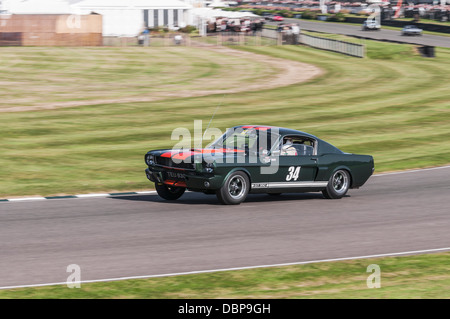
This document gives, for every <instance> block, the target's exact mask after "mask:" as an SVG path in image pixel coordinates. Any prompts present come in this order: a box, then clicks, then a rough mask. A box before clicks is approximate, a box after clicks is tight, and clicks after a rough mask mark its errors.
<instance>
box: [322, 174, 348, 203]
mask: <svg viewBox="0 0 450 319" xmlns="http://www.w3.org/2000/svg"><path fill="white" fill-rule="evenodd" d="M349 188H350V174H349V173H348V172H347V171H346V170H342V169H340V170H337V171H336V172H334V173H333V175H332V176H331V178H330V180H329V181H328V185H327V188H326V189H324V190H323V191H322V194H323V196H324V197H325V198H328V199H339V198H342V197H344V195H345V194H346V193H347V191H348V189H349Z"/></svg>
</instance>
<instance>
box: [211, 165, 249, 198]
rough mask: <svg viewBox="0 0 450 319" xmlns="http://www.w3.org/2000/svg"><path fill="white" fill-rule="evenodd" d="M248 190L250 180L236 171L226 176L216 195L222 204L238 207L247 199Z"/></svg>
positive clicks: (242, 173) (244, 174)
mask: <svg viewBox="0 0 450 319" xmlns="http://www.w3.org/2000/svg"><path fill="white" fill-rule="evenodd" d="M249 190H250V180H249V178H248V176H247V174H246V173H244V172H242V171H237V172H234V173H232V174H230V176H228V178H227V179H226V181H225V182H224V183H223V186H222V187H221V188H220V189H219V190H217V192H216V195H217V198H218V199H219V201H220V202H221V203H222V204H225V205H239V204H240V203H242V202H243V201H244V200H245V199H246V198H247V195H248V192H249Z"/></svg>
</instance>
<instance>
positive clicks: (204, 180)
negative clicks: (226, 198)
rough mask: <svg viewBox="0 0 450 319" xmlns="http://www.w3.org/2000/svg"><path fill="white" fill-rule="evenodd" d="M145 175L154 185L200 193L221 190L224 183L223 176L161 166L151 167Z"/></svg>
mask: <svg viewBox="0 0 450 319" xmlns="http://www.w3.org/2000/svg"><path fill="white" fill-rule="evenodd" d="M145 174H146V175H147V178H148V179H149V180H150V181H151V182H154V183H160V184H166V185H170V186H176V187H185V188H187V189H190V190H200V191H208V190H216V189H219V188H220V187H222V181H223V178H222V177H221V176H218V175H215V174H208V173H199V172H197V171H191V170H179V169H177V170H174V169H170V168H164V167H159V166H149V167H148V168H147V169H146V170H145ZM181 176H183V178H181Z"/></svg>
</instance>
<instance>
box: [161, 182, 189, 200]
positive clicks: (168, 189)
mask: <svg viewBox="0 0 450 319" xmlns="http://www.w3.org/2000/svg"><path fill="white" fill-rule="evenodd" d="M155 188H156V192H157V193H158V195H159V196H160V197H162V198H164V199H166V200H177V199H178V198H180V197H181V196H182V195H183V194H184V192H185V191H186V188H184V187H174V186H169V185H166V184H158V183H155Z"/></svg>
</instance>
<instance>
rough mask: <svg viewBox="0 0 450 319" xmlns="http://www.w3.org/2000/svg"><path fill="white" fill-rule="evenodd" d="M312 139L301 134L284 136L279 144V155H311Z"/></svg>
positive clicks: (312, 152) (312, 153)
mask: <svg viewBox="0 0 450 319" xmlns="http://www.w3.org/2000/svg"><path fill="white" fill-rule="evenodd" d="M312 155H314V140H311V139H309V138H307V137H303V136H285V137H284V138H283V140H282V142H281V144H280V156H312Z"/></svg>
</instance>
